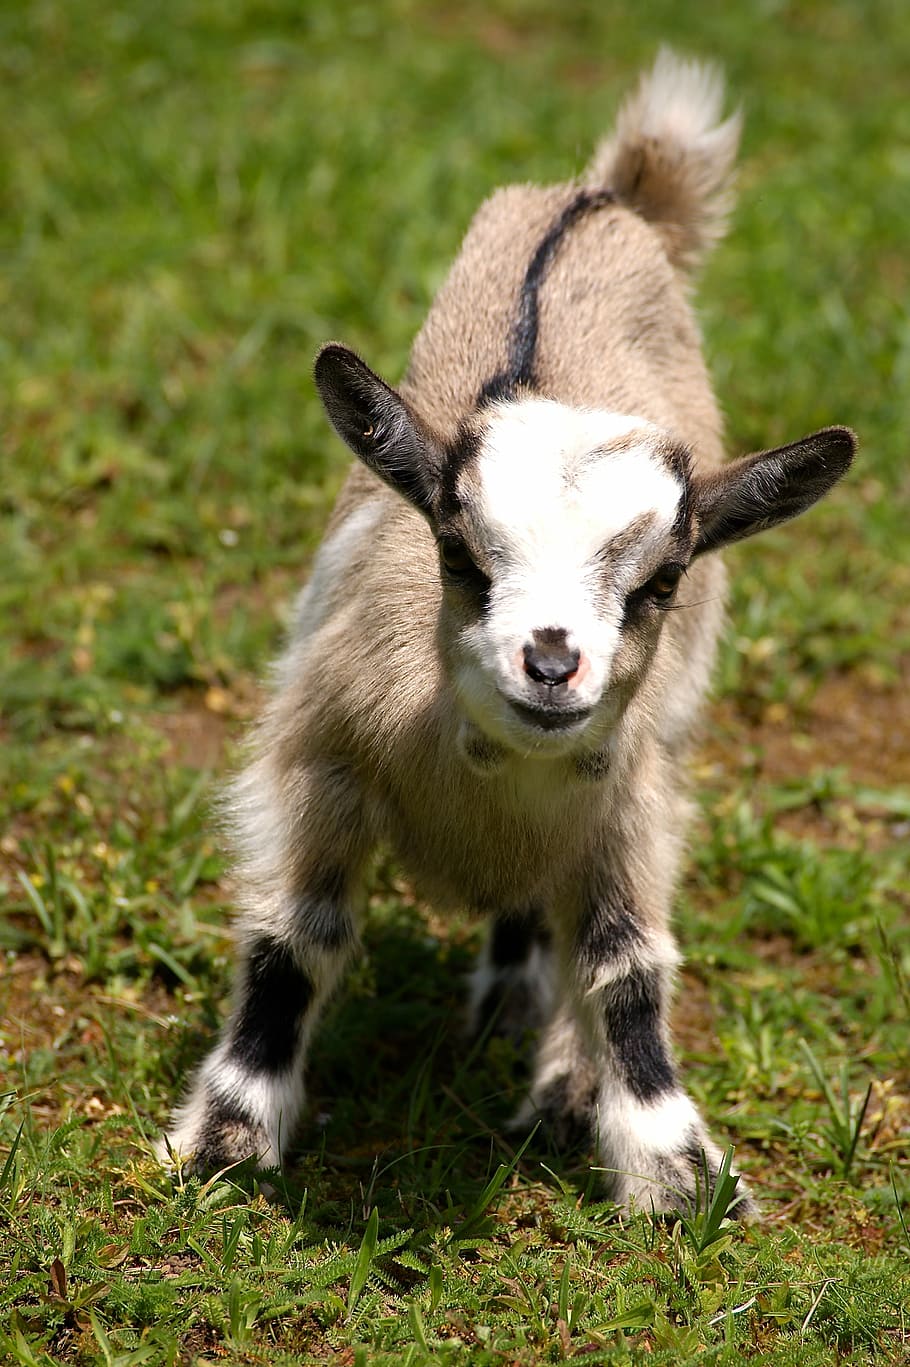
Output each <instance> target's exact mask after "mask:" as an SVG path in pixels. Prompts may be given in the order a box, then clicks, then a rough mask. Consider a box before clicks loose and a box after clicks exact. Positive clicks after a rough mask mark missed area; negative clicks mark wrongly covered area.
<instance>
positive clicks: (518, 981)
mask: <svg viewBox="0 0 910 1367" xmlns="http://www.w3.org/2000/svg"><path fill="white" fill-rule="evenodd" d="M553 978H554V973H553V964H552V954H551V945H550V932H549V931H548V930H547V928H546V926H545V925H544V923H543V920H542V918H541V915H540V912H539V911H538V910H537V909H536V908H533V907H532V908H530V909H528V910H526V911H522V912H519V913H516V914H514V915H509V914H506V913H503V912H498V913H497V914H496V915H495V916H494V917H493V919H492V921H491V923H490V928H489V931H488V933H487V938H486V940H485V942H484V946H483V949H482V950H481V951H480V954H479V956H478V959H477V964H476V966H475V968H474V970H473V972H472V974H471V985H470V996H469V1000H468V1032H469V1034H471V1035H473V1036H476V1035H480V1034H482V1033H483V1032H484V1031H486V1030H489V1031H490V1033H491V1034H492V1035H498V1036H501V1037H503V1038H505V1039H509V1040H511V1041H512V1042H513V1043H514V1044H515V1045H521V1044H522V1043H523V1042H524V1041H525V1039H526V1037H527V1035H528V1032H529V1031H534V1030H539V1029H540V1027H541V1026H542V1025H543V1024H544V1023H545V1022H546V1021H547V1020H548V1019H549V1017H550V1013H551V1010H552V1004H553Z"/></svg>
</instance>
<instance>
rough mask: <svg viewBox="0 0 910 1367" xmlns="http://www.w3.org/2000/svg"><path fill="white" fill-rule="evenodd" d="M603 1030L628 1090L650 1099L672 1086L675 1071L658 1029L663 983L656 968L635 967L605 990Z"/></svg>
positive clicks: (661, 1015)
mask: <svg viewBox="0 0 910 1367" xmlns="http://www.w3.org/2000/svg"><path fill="white" fill-rule="evenodd" d="M604 996H605V1004H604V1011H605V1018H606V1021H605V1023H606V1027H607V1034H608V1036H609V1039H610V1043H611V1045H612V1047H613V1052H614V1054H615V1056H616V1060H617V1063H618V1064H619V1066H620V1068H621V1069H622V1073H623V1078H624V1080H625V1083H626V1085H627V1087H628V1088H629V1091H630V1092H631V1093H632V1095H633V1096H634V1097H635V1099H636V1100H637V1101H641V1102H648V1101H654V1100H656V1099H657V1097H659V1096H663V1095H664V1094H665V1093H667V1092H671V1091H673V1090H674V1089H675V1088H676V1085H677V1083H676V1072H675V1070H674V1068H673V1063H672V1061H671V1059H670V1056H669V1054H668V1052H667V1046H666V1044H665V1043H664V1039H663V1034H662V1030H661V1026H662V1020H663V984H662V982H661V975H660V972H659V971H658V970H657V969H653V968H652V969H637V970H636V971H635V972H633V973H630V974H629V975H628V976H627V977H625V978H622V979H620V980H619V981H618V982H615V983H611V984H610V986H609V987H608V988H606V990H605V993H604Z"/></svg>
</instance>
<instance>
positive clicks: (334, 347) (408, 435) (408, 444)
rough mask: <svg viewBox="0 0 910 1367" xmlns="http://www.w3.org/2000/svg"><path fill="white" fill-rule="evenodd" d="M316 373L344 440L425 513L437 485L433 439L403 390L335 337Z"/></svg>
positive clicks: (322, 354) (324, 350) (322, 353)
mask: <svg viewBox="0 0 910 1367" xmlns="http://www.w3.org/2000/svg"><path fill="white" fill-rule="evenodd" d="M315 377H316V388H317V389H318V390H319V397H320V398H321V399H322V402H323V405H324V406H325V411H326V412H327V413H328V415H329V418H330V419H331V422H332V426H333V427H334V428H335V431H336V432H337V433H338V435H339V437H341V439H342V441H344V442H347V444H348V446H349V447H350V448H351V450H352V451H353V452H354V454H355V455H357V456H359V457H360V459H361V460H362V461H363V463H364V464H365V465H367V466H369V468H370V469H371V470H373V471H374V472H375V474H377V475H379V477H380V478H381V479H384V480H385V481H386V483H387V484H391V486H392V488H393V489H396V490H397V491H398V492H399V493H400V494H403V495H404V497H405V498H406V499H408V500H409V501H410V502H411V503H413V504H414V506H415V507H416V508H417V509H418V510H419V511H420V512H422V513H425V514H427V515H428V514H429V512H430V509H431V507H432V504H433V496H434V494H435V492H436V489H437V486H438V460H437V458H436V445H435V442H434V441H433V439H432V437H431V436H430V434H429V433H428V432H427V430H426V429H425V428H424V426H423V424H422V423H421V422H420V421H419V419H418V418H417V417H416V415H415V414H414V413H413V412H412V411H411V409H410V408H409V407H408V405H407V404H406V403H405V401H404V399H403V398H402V397H401V395H400V394H396V392H395V390H394V389H392V388H390V386H389V385H387V384H386V383H385V381H384V380H381V379H380V378H379V376H378V375H376V374H374V373H373V371H372V370H370V368H369V366H368V365H366V364H365V363H364V362H363V361H362V360H361V359H360V357H359V356H356V355H355V354H354V352H353V351H350V350H349V349H348V348H347V347H344V346H340V345H339V344H338V343H337V342H329V343H328V345H327V346H324V347H323V348H322V350H321V351H320V353H319V355H318V356H317V357H316V366H315Z"/></svg>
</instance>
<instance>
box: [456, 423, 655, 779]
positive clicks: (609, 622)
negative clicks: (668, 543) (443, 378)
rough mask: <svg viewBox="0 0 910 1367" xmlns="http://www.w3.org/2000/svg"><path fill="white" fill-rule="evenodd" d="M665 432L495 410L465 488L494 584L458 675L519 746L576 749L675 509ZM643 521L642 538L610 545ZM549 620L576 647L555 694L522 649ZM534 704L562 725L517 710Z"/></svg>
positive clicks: (496, 730)
mask: <svg viewBox="0 0 910 1367" xmlns="http://www.w3.org/2000/svg"><path fill="white" fill-rule="evenodd" d="M667 436H668V434H667V433H666V432H663V431H662V430H661V429H659V428H656V427H654V426H653V424H651V423H649V422H647V421H646V420H645V419H644V418H639V417H632V416H628V415H626V414H619V413H609V412H602V411H597V410H589V409H576V408H569V407H567V406H566V405H564V404H560V403H556V402H554V401H553V400H549V399H524V400H521V401H519V402H506V403H503V404H500V405H499V406H498V407H496V408H494V409H493V410H492V415H491V417H490V418H489V420H488V424H487V427H486V430H485V432H484V434H483V437H482V441H481V446H480V451H479V454H478V457H477V462H476V464H475V465H474V466H473V467H469V469H468V471H467V472H466V474H465V476H464V477H463V481H462V485H461V486H460V487H459V492H460V493H461V494H462V496H463V498H464V501H465V504H466V506H467V510H468V516H469V517H470V520H471V522H472V524H473V527H474V528H475V533H476V537H477V549H478V551H480V550H482V551H483V553H484V555H485V556H486V557H487V558H488V562H489V570H490V574H491V579H492V583H491V589H490V595H489V604H488V607H487V609H486V611H485V612H484V613H483V614H482V615H481V616H480V617H479V618H478V619H477V620H476V621H475V622H474V623H472V625H471V626H470V627H469V628H468V629H467V630H466V631H465V632H464V635H463V638H462V643H463V646H464V653H463V657H462V660H461V662H460V666H459V670H458V676H457V677H458V685H459V691H460V694H461V698H462V701H463V703H464V705H465V707H466V709H467V711H468V712H469V714H470V715H471V717H472V718H473V720H474V721H475V722H476V723H477V724H478V725H479V726H481V727H482V728H483V729H485V730H486V731H487V733H488V734H491V735H493V736H495V737H496V738H497V739H500V740H503V741H505V742H507V743H510V744H511V745H512V746H513V748H514V747H515V746H516V745H517V746H518V747H519V748H520V746H521V745H522V744H524V745H525V746H526V747H527V748H528V749H531V748H533V749H540V750H541V751H542V752H543V753H546V754H548V755H549V754H553V753H556V752H565V751H567V750H569V749H571V748H573V747H575V745H576V743H577V740H578V737H579V735H580V733H581V731H582V730H584V729H585V728H586V726H587V723H588V718H589V714H590V713H591V712H592V710H593V709H595V708H596V707H597V705H598V704H599V703H600V702H601V699H602V697H603V696H604V693H605V689H606V686H607V684H608V681H609V676H610V666H611V662H612V660H613V657H614V655H615V653H616V650H617V647H618V644H619V633H620V627H621V623H622V616H623V606H624V600H625V595H626V593H628V592H629V591H631V590H632V589H633V588H636V587H637V586H638V584H639V582H640V579H641V573H642V570H641V567H642V565H643V564H645V563H646V561H647V559H648V556H649V555H650V556H651V558H652V561H653V556H654V554H655V551H656V550H657V548H659V546H660V545H661V544H662V543H663V542H664V541H665V539H666V537H667V535H668V533H669V531H670V529H671V527H672V525H673V522H674V520H675V518H676V514H677V510H678V507H679V501H680V496H681V494H682V486H681V483H680V480H679V479H678V478H677V476H676V475H675V474H674V473H673V472H672V471H671V470H670V469H669V468H668V466H667V464H666V463H665V461H664V459H663V458H662V456H661V454H660V448H661V447H662V446H665V445H666V443H667ZM639 520H640V521H641V523H642V525H641V527H640V529H639V530H638V534H637V535H636V536H634V537H632V538H631V539H630V540H629V541H628V543H627V544H620V545H616V546H614V547H613V551H612V554H610V548H611V543H612V542H615V541H616V538H617V537H620V536H621V535H622V533H624V532H626V531H628V530H629V529H630V528H631V527H632V526H633V524H635V523H637V522H638V521H639ZM604 552H607V553H608V555H609V557H610V558H609V563H608V565H607V564H605V563H604V561H603V558H602V556H603V553H604ZM547 628H549V629H551V630H553V629H556V630H562V631H563V632H565V651H566V652H572V651H578V653H579V659H578V664H577V667H576V670H575V672H574V673H573V674H572V677H571V679H570V680H569V681H568V683H567V685H566V687H565V688H564V690H563V693H562V696H558V695H557V693H556V691H555V690H553V691H552V692H549V693H548V692H547V690H546V689H544V690H543V692H542V691H541V689H540V688H539V687H538V686H536V685H535V684H534V682H533V681H532V680H531V678H530V677H529V675H528V673H527V671H526V669H525V656H524V650H525V647H526V646H528V645H531V644H533V643H534V632H535V631H537V632H540V631H543V630H546V629H547ZM542 699H543V700H544V701H545V705H546V706H547V707H550V705H551V703H552V704H556V706H555V708H554V709H551V710H555V711H557V712H558V711H560V710H561V711H563V712H564V713H565V714H566V715H565V716H564V717H563V718H562V721H563V722H564V724H560V725H555V726H552V727H551V728H549V729H546V730H543V729H539V728H538V727H537V726H536V723H535V722H534V720H533V717H532V718H531V719H530V720H529V719H528V718H526V717H522V716H521V715H519V714H516V712H515V710H514V704H518V705H525V706H531V707H539V706H540V704H541V701H542ZM608 711H609V707H608V706H607V705H606V704H605V705H604V707H603V708H601V722H602V723H603V724H604V725H607V724H608V723H609V721H610V718H609V717H608V716H607V713H608ZM572 712H575V713H576V714H577V720H576V721H575V722H572V720H571V718H570V716H569V715H568V714H570V713H572ZM614 720H615V719H614ZM529 737H532V738H533V739H532V740H529Z"/></svg>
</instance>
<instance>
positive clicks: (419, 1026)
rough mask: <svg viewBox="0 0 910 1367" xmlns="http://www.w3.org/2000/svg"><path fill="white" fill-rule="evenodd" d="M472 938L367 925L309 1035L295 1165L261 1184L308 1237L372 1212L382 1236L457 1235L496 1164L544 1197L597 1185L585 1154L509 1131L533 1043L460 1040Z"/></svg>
mask: <svg viewBox="0 0 910 1367" xmlns="http://www.w3.org/2000/svg"><path fill="white" fill-rule="evenodd" d="M470 938H471V937H470V936H469V937H467V938H466V940H465V941H464V942H458V941H457V940H456V941H440V940H437V939H435V938H434V937H431V936H428V934H427V930H426V926H425V924H424V923H423V922H422V921H420V920H419V918H418V916H417V913H411V914H409V915H408V916H407V917H406V918H404V917H402V916H401V915H400V914H396V916H395V919H394V921H393V923H392V924H389V923H386V924H379V925H375V926H370V927H368V929H367V932H366V935H365V940H366V950H367V953H366V955H365V956H364V958H363V959H362V960H361V961H359V962H358V963H357V964H356V965H355V966H354V968H353V969H352V972H351V974H350V977H349V980H348V983H347V984H346V986H345V989H344V990H343V992H342V993H341V994H340V996H339V998H338V999H337V1000H336V1001H335V1002H334V1003H333V1004H332V1006H331V1007H330V1009H329V1010H328V1011H327V1012H326V1014H325V1016H324V1018H323V1020H322V1021H321V1023H320V1026H319V1028H318V1029H317V1032H316V1035H315V1038H314V1043H313V1048H312V1051H311V1055H310V1060H309V1066H308V1069H307V1091H308V1103H307V1108H306V1112H305V1114H304V1117H303V1121H302V1124H301V1127H300V1131H299V1134H298V1136H297V1141H296V1143H295V1146H294V1151H293V1157H292V1161H291V1162H290V1163H289V1164H288V1166H287V1168H286V1170H285V1171H284V1172H277V1171H275V1172H272V1173H269V1174H266V1175H264V1176H265V1180H266V1181H267V1182H268V1185H269V1186H270V1187H272V1188H273V1189H274V1192H275V1197H276V1199H277V1200H278V1201H279V1202H280V1203H281V1204H284V1205H286V1206H287V1208H288V1210H289V1211H290V1213H291V1214H293V1215H297V1214H298V1213H299V1212H300V1210H301V1205H302V1203H303V1202H304V1200H305V1201H306V1219H305V1222H304V1224H303V1225H302V1228H303V1229H305V1231H306V1233H307V1235H308V1236H309V1235H312V1236H317V1235H319V1234H322V1235H324V1234H325V1232H326V1230H327V1228H331V1229H333V1230H336V1231H337V1230H340V1229H344V1230H350V1229H351V1228H353V1227H357V1226H359V1224H360V1221H361V1219H362V1218H366V1216H367V1215H368V1213H369V1211H370V1210H371V1209H372V1208H373V1207H374V1206H375V1207H377V1208H378V1210H379V1214H380V1220H381V1223H382V1226H383V1228H388V1227H389V1226H392V1227H393V1228H395V1227H398V1228H402V1227H404V1226H413V1227H415V1228H417V1229H419V1230H421V1231H423V1232H424V1233H431V1232H432V1231H434V1230H437V1231H438V1230H440V1229H442V1228H447V1229H451V1230H456V1229H457V1228H458V1226H459V1225H461V1224H462V1222H463V1221H465V1220H466V1219H467V1218H468V1217H469V1215H470V1214H471V1212H476V1207H477V1202H478V1200H479V1198H480V1197H481V1196H482V1194H483V1192H484V1189H485V1188H486V1187H487V1186H488V1184H489V1183H490V1181H491V1179H492V1178H493V1177H494V1175H495V1174H496V1173H497V1171H498V1170H499V1168H500V1165H505V1167H506V1168H507V1169H509V1170H510V1173H511V1171H513V1170H514V1171H520V1172H521V1173H522V1175H523V1176H524V1178H525V1179H527V1180H530V1181H532V1182H540V1183H541V1184H542V1185H543V1186H546V1187H552V1185H553V1183H554V1177H555V1178H556V1179H558V1181H559V1182H565V1183H566V1184H567V1185H568V1186H570V1187H571V1188H573V1189H575V1190H577V1191H578V1192H579V1193H580V1194H581V1193H584V1194H586V1195H587V1194H589V1191H590V1190H592V1189H593V1188H594V1180H593V1178H594V1175H593V1174H592V1173H591V1171H590V1167H589V1161H588V1160H589V1155H583V1154H580V1153H575V1154H567V1155H561V1154H559V1153H558V1152H557V1151H556V1150H555V1149H554V1148H553V1146H552V1145H551V1143H550V1142H549V1140H548V1137H547V1135H546V1133H545V1132H544V1131H542V1130H537V1131H535V1133H534V1134H533V1135H532V1136H531V1138H530V1140H529V1142H528V1143H527V1145H526V1146H525V1141H526V1140H527V1139H528V1136H527V1134H526V1133H518V1132H513V1131H510V1130H509V1129H508V1121H509V1119H510V1118H511V1116H512V1115H513V1114H514V1113H515V1111H516V1110H517V1109H518V1106H519V1104H520V1102H521V1100H522V1099H523V1097H524V1093H525V1089H526V1087H527V1084H528V1081H529V1078H530V1061H531V1057H532V1054H533V1038H532V1037H531V1036H530V1035H529V1037H528V1039H527V1041H526V1045H527V1047H526V1048H524V1049H521V1050H519V1049H517V1048H516V1047H515V1045H514V1044H512V1043H511V1042H510V1041H508V1040H506V1039H503V1038H500V1037H497V1036H495V1035H493V1034H491V1031H490V1030H489V1029H488V1030H487V1031H486V1032H485V1033H484V1034H483V1035H481V1036H479V1037H478V1038H477V1039H470V1038H469V1037H468V1035H467V1032H466V1029H465V1012H464V1003H465V999H466V985H467V975H468V972H469V970H470V967H471V964H472V960H473V954H472V947H471V944H470ZM551 1173H552V1174H553V1175H554V1176H550V1175H549V1174H551ZM231 1181H233V1182H235V1183H236V1184H237V1185H238V1186H240V1187H242V1188H243V1189H245V1190H251V1189H252V1185H253V1184H254V1183H255V1182H256V1181H257V1178H256V1176H255V1174H254V1173H253V1171H252V1168H251V1167H250V1168H249V1169H247V1168H246V1166H245V1165H244V1166H243V1167H241V1168H238V1169H234V1170H233V1171H232V1173H231ZM472 1227H473V1226H472Z"/></svg>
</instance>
